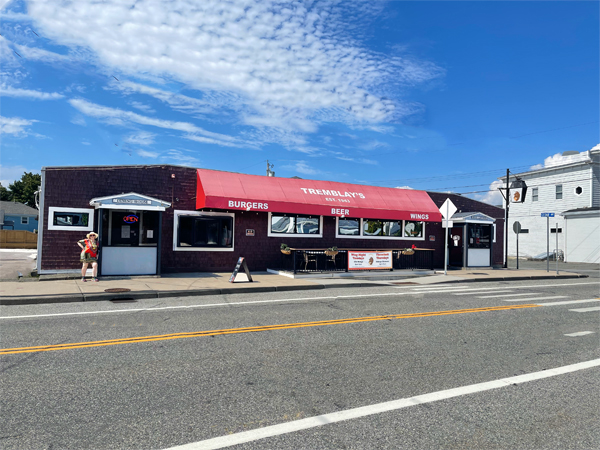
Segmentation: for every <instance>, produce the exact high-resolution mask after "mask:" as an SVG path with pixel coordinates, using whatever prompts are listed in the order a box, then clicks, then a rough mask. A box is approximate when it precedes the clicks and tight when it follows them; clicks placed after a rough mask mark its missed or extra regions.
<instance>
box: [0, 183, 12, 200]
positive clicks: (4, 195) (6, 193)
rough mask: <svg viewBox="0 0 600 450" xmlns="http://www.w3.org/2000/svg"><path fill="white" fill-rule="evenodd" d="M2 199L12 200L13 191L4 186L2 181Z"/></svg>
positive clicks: (0, 192) (0, 198) (0, 189)
mask: <svg viewBox="0 0 600 450" xmlns="http://www.w3.org/2000/svg"><path fill="white" fill-rule="evenodd" d="M0 200H2V201H6V202H9V201H11V200H12V193H11V192H10V191H9V190H8V189H6V188H5V187H4V186H2V183H0Z"/></svg>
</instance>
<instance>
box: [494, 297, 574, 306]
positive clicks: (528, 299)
mask: <svg viewBox="0 0 600 450" xmlns="http://www.w3.org/2000/svg"><path fill="white" fill-rule="evenodd" d="M555 298H569V296H568V295H553V296H551V297H533V298H509V299H506V300H504V301H505V302H529V301H533V300H552V299H555ZM559 303H560V302H559ZM545 304H546V305H547V304H548V303H545Z"/></svg>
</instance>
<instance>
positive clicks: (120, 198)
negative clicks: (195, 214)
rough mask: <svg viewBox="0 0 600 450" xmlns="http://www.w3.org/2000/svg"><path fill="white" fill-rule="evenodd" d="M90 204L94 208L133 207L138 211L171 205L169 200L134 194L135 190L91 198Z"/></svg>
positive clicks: (159, 209)
mask: <svg viewBox="0 0 600 450" xmlns="http://www.w3.org/2000/svg"><path fill="white" fill-rule="evenodd" d="M90 205H91V206H94V207H96V209H98V208H108V209H135V210H138V211H164V210H165V209H166V208H168V207H169V206H171V204H170V203H169V202H165V201H162V200H159V199H157V198H152V197H148V196H147V195H141V194H136V193H135V192H129V193H128V194H119V195H111V196H109V197H98V198H93V199H91V200H90Z"/></svg>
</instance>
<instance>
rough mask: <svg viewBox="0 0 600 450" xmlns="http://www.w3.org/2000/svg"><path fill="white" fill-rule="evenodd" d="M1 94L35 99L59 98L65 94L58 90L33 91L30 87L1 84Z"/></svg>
mask: <svg viewBox="0 0 600 450" xmlns="http://www.w3.org/2000/svg"><path fill="white" fill-rule="evenodd" d="M0 95H1V96H4V97H25V98H31V99H33V100H57V99H60V98H63V97H64V95H62V94H59V93H57V92H41V91H32V90H29V89H18V88H14V87H10V86H6V85H2V86H0Z"/></svg>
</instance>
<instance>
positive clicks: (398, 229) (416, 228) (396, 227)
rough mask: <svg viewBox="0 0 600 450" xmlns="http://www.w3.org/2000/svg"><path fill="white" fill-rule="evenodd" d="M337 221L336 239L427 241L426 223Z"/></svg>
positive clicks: (376, 220) (409, 221)
mask: <svg viewBox="0 0 600 450" xmlns="http://www.w3.org/2000/svg"><path fill="white" fill-rule="evenodd" d="M336 220H337V228H336V234H335V237H336V238H354V239H358V238H360V239H405V240H413V239H414V240H425V223H424V222H418V221H414V220H394V221H390V220H385V219H349V218H343V219H342V218H340V217H337V218H336Z"/></svg>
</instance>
